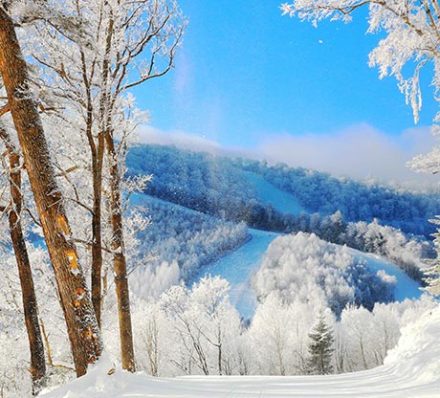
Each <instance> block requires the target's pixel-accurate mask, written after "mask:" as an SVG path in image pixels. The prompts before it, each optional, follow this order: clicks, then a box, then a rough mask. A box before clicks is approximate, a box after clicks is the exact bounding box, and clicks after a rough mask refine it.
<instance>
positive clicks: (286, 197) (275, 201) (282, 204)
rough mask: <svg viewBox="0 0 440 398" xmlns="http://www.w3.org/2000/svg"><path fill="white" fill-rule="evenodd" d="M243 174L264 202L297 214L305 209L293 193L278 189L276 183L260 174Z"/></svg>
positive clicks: (288, 212)
mask: <svg viewBox="0 0 440 398" xmlns="http://www.w3.org/2000/svg"><path fill="white" fill-rule="evenodd" d="M243 175H245V176H246V180H247V182H248V183H249V185H250V186H251V187H252V188H253V190H254V191H255V193H256V195H257V198H258V199H259V200H260V201H261V202H262V203H266V204H269V205H271V206H272V207H273V208H274V209H275V210H278V211H279V212H281V213H286V214H295V215H297V214H299V213H301V211H303V210H304V209H303V207H302V206H301V205H300V203H299V202H298V200H297V199H296V198H295V197H294V196H293V195H292V194H290V193H288V192H286V191H282V190H281V189H278V188H277V187H276V186H275V185H273V184H271V183H270V182H268V181H266V180H265V179H264V177H263V176H261V175H260V174H257V173H252V172H250V171H244V172H243Z"/></svg>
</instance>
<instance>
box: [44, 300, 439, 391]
mask: <svg viewBox="0 0 440 398" xmlns="http://www.w3.org/2000/svg"><path fill="white" fill-rule="evenodd" d="M439 335H440V306H439V307H437V308H436V309H435V310H433V311H430V312H427V313H425V314H424V315H423V316H422V317H421V318H420V319H419V320H418V321H417V322H415V323H414V324H410V325H409V326H407V327H406V328H404V329H403V331H402V336H401V338H400V340H399V344H398V345H397V347H396V348H395V349H394V350H392V351H391V352H390V353H389V355H388V357H387V358H386V359H385V364H384V365H383V366H380V367H378V368H375V369H371V370H367V371H363V372H355V373H347V374H341V375H334V376H333V375H332V376H294V377H292V376H289V377H273V376H272V377H271V376H263V377H260V376H233V377H229V376H204V377H203V376H197V377H194V376H193V377H178V378H174V379H172V378H152V377H149V376H146V375H145V374H142V373H138V374H134V375H133V374H128V373H126V372H123V371H121V370H119V369H118V370H117V371H116V372H115V373H114V374H112V375H108V374H107V373H108V370H109V369H110V368H112V366H113V365H112V364H111V362H109V361H108V360H102V361H101V363H100V364H99V365H97V366H96V367H95V368H94V369H93V370H91V371H90V372H89V373H88V375H87V376H85V377H82V378H80V379H77V380H75V381H74V382H72V383H70V384H68V385H65V386H62V387H60V388H59V389H57V390H54V391H52V392H48V393H46V394H42V396H43V397H45V398H86V397H87V398H89V397H93V398H101V397H102V398H104V397H105V398H116V397H121V398H128V397H137V398H147V397H150V398H153V397H154V398H208V397H209V398H245V397H246V398H263V397H264V398H272V397H273V398H282V397H284V398H287V397H314V398H319V397H334V398H335V397H351V398H364V397H365V398H366V397H368V398H383V397H389V398H391V397H396V398H428V397H429V398H434V397H437V398H438V397H439V396H440V361H439V360H438V358H439V357H440V345H439V344H438V336H439Z"/></svg>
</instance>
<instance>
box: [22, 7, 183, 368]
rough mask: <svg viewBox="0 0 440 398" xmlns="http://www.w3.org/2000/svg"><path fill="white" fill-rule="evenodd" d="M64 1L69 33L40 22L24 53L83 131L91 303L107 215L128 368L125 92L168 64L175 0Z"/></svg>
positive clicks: (177, 25)
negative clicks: (89, 195) (72, 26)
mask: <svg viewBox="0 0 440 398" xmlns="http://www.w3.org/2000/svg"><path fill="white" fill-rule="evenodd" d="M67 4H69V6H70V7H68V9H69V10H71V16H72V18H73V19H74V20H75V21H77V23H78V25H79V29H77V31H76V32H73V33H72V32H71V31H70V30H67V31H65V30H63V29H62V28H61V29H53V27H52V26H50V25H48V24H45V23H44V22H42V23H41V24H40V26H39V28H38V30H36V35H35V37H36V40H37V41H42V42H43V43H44V46H40V45H39V44H38V43H37V42H35V45H34V46H32V45H31V47H32V48H33V49H34V51H32V49H31V54H32V55H33V57H34V59H35V60H36V63H37V64H38V65H39V66H40V67H41V68H42V69H43V71H44V73H43V78H44V80H45V88H46V89H47V90H48V91H50V92H51V94H52V95H54V96H56V97H57V98H58V99H59V98H62V100H63V101H64V104H65V105H66V107H67V108H68V109H69V111H70V112H71V111H72V110H74V111H75V112H77V113H78V114H79V115H81V117H82V118H83V119H84V122H83V123H82V124H81V126H80V131H81V132H83V133H85V135H86V137H87V142H88V145H89V149H90V153H91V167H86V168H88V169H91V170H92V181H93V184H92V185H93V205H92V206H90V205H89V204H86V203H84V202H86V201H87V199H86V200H84V198H81V201H82V202H83V204H85V207H88V208H91V210H92V230H93V236H92V240H91V242H90V244H91V246H92V272H91V274H92V297H93V304H94V307H95V311H96V312H97V314H98V319H99V318H100V316H99V314H100V312H101V306H102V300H101V298H102V287H101V279H102V275H101V269H102V265H103V255H102V247H103V245H104V244H103V239H102V236H101V235H102V234H103V223H102V219H109V220H110V225H111V238H110V242H109V246H110V250H111V252H112V256H113V273H114V275H115V286H116V295H117V302H118V312H119V323H120V340H121V356H122V366H123V368H125V369H129V370H134V353H133V342H132V341H133V338H132V330H131V316H130V301H129V290H128V279H127V259H126V252H125V242H124V232H123V229H124V228H123V205H122V200H123V197H122V193H121V191H122V183H123V180H124V172H125V166H124V164H123V163H124V156H125V154H126V150H127V139H126V136H127V125H130V124H134V121H133V120H134V119H133V114H132V113H131V112H130V111H129V110H128V109H129V108H130V106H127V104H129V103H131V102H132V100H131V98H130V96H129V95H128V94H127V93H128V90H130V89H131V88H133V87H135V86H138V85H140V84H143V83H145V82H147V81H148V80H151V79H153V78H156V77H160V76H163V75H164V74H166V73H167V72H168V71H169V70H171V68H172V66H173V63H174V58H175V52H176V50H177V48H178V46H179V44H180V42H181V37H182V34H183V30H184V27H185V20H184V19H183V17H182V16H181V12H180V9H179V7H178V5H177V2H176V1H175V0H154V1H146V0H143V1H137V2H132V1H129V0H111V1H108V0H99V1H96V2H93V3H90V2H88V1H84V0H69V1H68V2H67ZM78 32H79V33H78ZM39 48H42V52H39V51H38V49H39ZM54 83H55V84H54ZM129 129H130V128H129ZM104 151H105V153H104ZM104 155H106V156H105V159H104ZM106 183H107V184H108V185H106V186H105V184H106ZM103 190H104V191H106V198H107V199H108V200H109V206H108V210H109V213H110V214H109V215H108V217H106V215H105V214H104V215H103V213H104V211H105V209H103V207H102V192H103Z"/></svg>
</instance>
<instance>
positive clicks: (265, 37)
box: [136, 0, 435, 147]
mask: <svg viewBox="0 0 440 398" xmlns="http://www.w3.org/2000/svg"><path fill="white" fill-rule="evenodd" d="M180 4H181V7H182V9H183V12H184V13H185V15H186V16H187V17H188V19H189V25H188V28H187V32H186V35H185V39H184V43H183V46H182V48H181V49H180V52H179V56H178V58H177V60H176V67H175V69H174V70H173V71H172V72H171V73H170V74H169V75H168V76H166V77H164V78H162V79H157V80H156V81H154V82H151V83H149V84H147V85H144V86H142V87H141V88H140V89H138V90H137V91H136V96H137V98H138V101H139V104H140V106H141V107H142V108H145V109H148V110H149V111H150V113H151V124H152V125H153V126H155V127H157V128H159V129H161V130H181V131H186V132H189V133H192V134H197V135H199V136H203V137H206V138H208V139H212V140H216V141H218V142H220V143H221V144H223V145H227V146H240V147H251V146H252V145H253V142H255V141H258V140H261V138H262V137H266V138H267V137H270V136H271V135H273V134H291V135H302V134H305V133H315V134H332V133H335V132H337V131H340V130H341V129H343V128H345V127H347V126H351V125H354V124H358V123H368V124H369V125H371V126H374V127H375V128H377V129H379V130H380V131H382V132H384V133H385V134H389V135H396V134H399V133H401V132H402V131H403V130H404V129H406V128H408V127H412V126H413V125H414V124H413V118H412V114H411V111H410V109H409V108H408V107H407V106H406V105H405V102H404V98H403V96H402V95H401V94H400V93H399V91H398V89H397V87H396V82H395V81H394V79H393V78H387V79H384V80H379V79H378V74H377V70H375V69H371V68H369V67H368V53H369V51H370V50H371V49H372V48H373V47H374V46H375V43H377V40H378V36H376V35H366V34H365V31H366V27H367V22H366V15H367V14H366V12H361V13H358V14H356V15H355V19H354V21H353V22H352V23H351V24H343V23H341V22H333V23H330V22H324V23H323V24H321V25H320V26H319V27H318V28H314V27H312V26H311V25H310V24H308V23H302V22H300V21H299V20H297V19H296V18H288V17H282V16H281V12H280V10H279V5H280V1H279V0H247V1H244V0H240V1H230V0H229V1H226V0H219V1H209V0H208V1H194V0H180ZM425 86H426V87H425V92H426V94H427V95H426V94H425V101H424V109H423V112H422V117H421V122H420V124H421V125H424V124H429V122H430V120H431V119H432V116H433V114H434V113H435V105H434V103H433V101H430V95H429V92H428V91H429V87H427V86H428V84H426V85H425Z"/></svg>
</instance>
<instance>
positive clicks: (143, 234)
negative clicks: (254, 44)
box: [0, 0, 440, 398]
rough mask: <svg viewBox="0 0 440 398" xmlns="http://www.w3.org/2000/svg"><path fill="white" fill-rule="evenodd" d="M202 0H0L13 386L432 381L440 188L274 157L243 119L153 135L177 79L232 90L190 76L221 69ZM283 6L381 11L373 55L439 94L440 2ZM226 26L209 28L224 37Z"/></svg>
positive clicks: (102, 390)
mask: <svg viewBox="0 0 440 398" xmlns="http://www.w3.org/2000/svg"><path fill="white" fill-rule="evenodd" d="M269 3H270V2H269ZM194 7H196V9H197V10H199V8H200V12H201V13H202V12H204V11H206V10H207V9H206V7H208V8H209V7H212V5H198V6H195V5H192V6H190V5H189V4H187V2H186V1H185V0H181V2H178V1H177V0H141V1H135V2H133V1H129V0H97V1H94V2H90V1H85V0H37V1H30V0H29V1H28V0H6V1H1V0H0V272H1V274H2V278H0V397H26V396H37V395H38V396H42V397H53V398H62V397H66V398H67V397H70V398H72V397H89V396H96V397H98V396H103V397H104V396H105V397H113V396H114V397H124V396H134V395H136V396H145V397H146V396H152V395H151V394H153V395H154V394H156V395H157V396H164V397H177V396H179V397H193V398H194V397H199V396H204V397H206V396H212V397H217V396H220V395H221V394H224V391H225V389H228V391H229V390H231V388H233V389H234V391H233V392H231V394H233V393H235V391H236V392H237V394H243V395H246V396H255V397H258V396H262V394H263V393H265V391H267V396H269V397H272V396H273V397H290V396H292V397H294V396H300V395H301V394H306V395H313V396H317V397H318V396H326V395H327V394H333V396H343V395H341V394H342V392H341V391H345V392H344V394H350V396H359V397H361V396H367V395H368V396H377V397H380V396H384V395H386V394H389V395H387V396H398V397H417V398H419V397H424V396H427V397H428V396H433V394H434V393H435V392H436V391H437V392H438V391H440V378H439V376H438V375H439V374H440V373H439V372H440V368H439V365H438V363H439V362H438V355H440V351H439V349H438V344H437V339H438V333H439V328H440V307H439V302H438V296H439V295H440V268H439V262H438V253H439V250H440V232H439V231H440V230H439V225H440V197H439V195H438V192H439V190H438V185H435V184H433V186H431V187H430V189H428V190H426V189H418V188H417V187H413V188H408V186H405V188H403V186H404V185H398V184H396V183H395V182H391V181H389V182H383V181H381V182H380V183H379V182H373V180H372V179H369V180H368V181H367V180H362V179H359V178H357V179H355V178H352V177H350V168H351V167H353V166H352V165H351V164H350V163H349V159H347V176H345V177H341V176H337V175H332V174H329V173H325V172H322V171H320V170H313V169H310V168H307V167H292V166H289V165H288V164H286V163H282V162H276V161H273V159H272V160H270V161H268V160H266V159H265V158H264V156H262V154H261V152H258V151H257V150H255V151H252V150H249V147H247V148H246V150H245V149H244V148H243V149H242V150H241V149H240V150H237V148H236V147H235V146H234V144H233V140H231V138H230V137H229V136H228V133H227V132H225V137H229V139H230V141H229V144H228V141H227V140H226V141H225V142H226V144H224V145H223V146H224V147H222V145H220V144H218V143H214V144H213V143H212V142H211V141H210V140H209V139H206V140H205V139H203V138H200V137H198V138H197V137H191V136H188V135H187V134H186V133H183V132H179V126H178V125H176V127H175V130H176V131H177V133H175V132H174V133H173V132H171V133H169V134H168V135H169V137H168V136H167V137H166V138H163V137H162V138H161V139H159V140H157V139H155V140H153V139H151V135H148V134H147V135H145V134H144V132H145V131H146V130H148V129H149V128H150V129H151V126H152V123H154V120H155V119H154V118H155V110H156V112H157V109H156V108H155V106H156V105H154V106H153V108H152V109H149V107H148V106H146V105H145V104H146V102H145V101H146V97H148V98H150V100H151V98H156V99H157V102H158V103H161V101H163V98H165V97H166V92H167V87H168V86H169V85H170V79H171V78H172V76H177V77H176V78H175V79H176V80H175V81H174V83H173V88H172V91H173V92H174V93H175V95H176V96H177V94H176V93H180V94H182V93H183V92H184V91H185V90H187V87H191V88H192V90H193V91H194V93H193V95H194V101H195V98H196V97H198V96H199V95H200V93H201V92H202V93H205V94H206V92H207V91H209V95H211V94H212V92H213V91H215V90H214V88H213V87H215V86H214V82H215V81H216V80H215V79H216V78H217V77H216V76H214V71H211V72H210V74H208V76H210V79H211V78H212V81H213V83H212V84H213V85H212V86H211V85H210V84H206V87H205V88H204V90H201V91H200V92H199V88H197V84H195V83H194V81H193V80H194V79H195V77H194V76H193V75H192V74H194V73H195V74H196V75H197V74H199V75H197V76H198V78H200V79H202V77H203V75H204V73H205V72H204V71H206V70H207V69H209V67H208V66H207V65H208V63H209V56H207V58H206V59H204V58H203V57H202V56H199V58H197V65H198V66H200V62H201V60H202V61H203V62H206V65H205V67H201V68H200V70H199V71H196V72H194V65H196V60H194V59H189V55H188V54H190V52H188V51H189V49H194V48H193V46H194V45H195V44H194V43H196V44H197V45H196V47H197V46H201V48H200V51H202V50H203V46H206V45H207V44H206V43H207V42H205V43H204V42H203V40H200V37H201V36H203V35H202V34H201V33H200V32H202V31H203V29H202V28H203V26H202V25H200V23H201V22H200V19H199V18H198V16H199V14H197V13H196V12H195V9H194ZM252 7H253V6H252ZM252 7H250V10H247V14H246V15H248V14H249V12H250V13H251V14H252V13H253V12H255V13H256V14H259V13H261V12H262V11H261V10H262V9H263V8H262V9H259V8H258V9H257V8H256V9H253V8H252ZM264 7H266V6H264ZM237 8H238V9H240V10H241V11H243V10H242V9H241V6H240V5H237ZM273 10H274V12H275V13H276V21H280V22H279V23H282V22H281V21H283V22H284V23H288V25H287V26H289V29H291V28H292V26H291V25H294V26H296V27H297V28H298V27H299V26H304V25H303V24H300V21H302V22H304V21H306V22H311V23H312V25H315V26H319V25H320V24H321V23H325V22H324V20H327V19H328V20H330V21H333V22H338V21H340V20H342V22H345V23H348V22H352V20H353V24H355V23H356V21H355V20H356V17H357V16H359V15H361V16H364V17H365V16H367V19H366V21H367V23H368V27H367V32H368V33H371V34H377V38H378V39H379V40H378V41H377V43H376V47H375V48H374V49H373V50H372V51H371V52H370V54H369V66H370V67H373V68H377V69H378V70H379V77H380V78H384V77H387V76H388V77H389V76H391V77H394V78H395V79H396V80H397V89H395V90H396V91H399V90H400V92H401V93H402V94H403V95H404V99H405V100H406V102H407V105H409V108H410V109H411V112H412V115H413V119H414V122H416V123H417V122H419V120H420V119H422V120H424V119H423V110H422V98H423V99H424V100H425V99H426V102H428V104H429V103H431V102H436V101H437V94H438V92H437V91H438V89H439V87H440V86H439V81H440V80H439V76H437V75H438V71H439V68H438V67H439V65H440V64H439V59H440V58H439V48H440V6H439V5H438V3H437V2H435V1H431V0H423V1H417V2H416V1H412V0H408V1H397V0H384V1H352V0H350V1H347V0H331V1H330V0H316V1H315V0H294V1H292V2H289V3H285V4H282V5H281V4H278V3H274V6H273ZM362 13H363V14H362ZM200 15H202V14H200ZM283 16H284V17H283ZM193 17H194V18H193ZM211 17H212V16H211ZM232 17H233V15H232V14H231V18H232ZM287 17H292V18H291V19H290V18H287ZM218 18H220V19H221V18H223V17H222V16H218ZM268 18H269V16H268ZM193 19H194V21H193ZM192 21H193V22H192ZM212 22H213V24H212V31H211V32H209V33H207V32H206V35H207V36H206V39H207V40H208V39H209V38H212V39H213V43H217V44H218V45H221V43H222V40H221V38H220V37H218V36H216V35H217V34H218V33H216V29H215V26H216V22H215V21H212ZM192 24H194V30H192ZM331 25H333V24H331ZM332 28H334V27H333V26H332ZM298 29H300V28H298ZM301 29H302V28H301ZM318 29H319V28H318ZM325 29H328V27H327V26H326V27H325ZM242 30H243V32H242V37H241V35H240V40H243V43H245V40H246V37H247V36H246V35H245V34H244V28H243V29H242ZM229 33H230V32H225V35H228V34H229ZM200 35H201V36H200ZM196 37H197V38H198V40H195V38H196ZM225 37H226V36H225ZM184 38H185V40H186V38H187V39H188V43H187V42H186V41H184ZM257 39H258V38H257ZM237 40H238V39H237ZM253 40H254V39H253ZM263 40H266V38H263V37H261V41H262V42H263ZM208 41H209V40H208ZM203 43H204V44H203ZM240 43H241V42H240ZM323 43H324V41H323V40H320V42H319V44H323ZM233 44H234V45H236V44H237V43H233ZM286 45H288V44H286ZM275 47H277V46H275ZM197 48H198V47H197ZM234 48H235V47H234ZM298 49H300V47H298ZM242 51H243V53H245V52H246V50H245V49H243V50H242ZM266 51H267V54H265V51H261V54H260V55H261V56H266V57H268V54H269V52H270V51H273V50H269V48H267V49H266ZM200 54H202V52H201V53H200ZM298 56H300V55H298V54H289V57H293V58H294V57H298ZM236 57H237V63H238V64H239V65H238V66H240V68H241V67H242V65H241V64H240V63H239V61H240V59H241V54H236ZM217 58H218V57H217ZM225 58H227V54H225ZM266 59H267V58H266ZM223 62H225V61H224V60H220V59H218V63H219V65H221V64H222V63H223ZM259 62H260V61H259ZM259 62H256V63H257V64H258V63H259ZM267 62H269V61H267ZM277 62H281V61H279V60H277ZM238 66H237V67H238ZM246 67H247V68H248V69H247V70H249V76H248V77H252V73H253V72H252V66H250V65H247V66H246ZM228 68H231V69H233V68H234V66H233V65H228ZM305 69H307V68H305ZM425 71H429V73H430V74H431V75H430V76H431V78H432V80H431V81H430V83H429V84H430V85H431V87H432V88H433V93H431V94H432V95H431V96H429V94H426V90H425V88H426V75H425V73H426V72H425ZM234 73H235V72H234V71H233V70H231V80H233V75H234ZM303 73H313V68H312V67H311V68H310V70H304V71H303ZM320 73H321V72H320ZM330 73H331V71H328V70H326V72H325V74H327V75H329V74H330ZM325 74H323V73H321V75H322V76H320V79H322V80H328V79H331V77H330V76H324V75H325ZM305 76H306V74H305V75H304V76H303V77H305ZM248 77H247V78H248ZM254 77H255V76H254ZM247 78H244V77H243V78H240V82H241V80H243V81H245V80H246V79H247ZM262 78H267V79H268V80H267V82H268V83H267V86H269V85H270V84H269V77H268V76H267V77H264V76H262ZM270 78H272V77H270ZM167 79H168V80H167ZM280 79H281V78H280ZM251 80H252V79H251ZM235 83H237V84H238V82H235ZM240 84H241V83H240ZM378 84H379V82H378ZM167 85H168V86H167ZM255 85H257V81H255ZM284 85H285V86H286V87H287V86H288V84H287V81H286V82H285V84H284ZM237 87H238V86H237ZM378 87H380V85H379V86H378ZM168 88H169V87H168ZM324 88H325V83H323V90H324ZM289 90H293V88H290V89H289ZM160 93H162V94H161V95H159V94H160ZM164 93H165V94H164ZM180 94H179V95H180ZM422 94H423V96H422ZM206 95H207V94H206ZM260 95H261V97H265V96H274V97H276V96H279V98H277V100H282V99H284V97H283V94H282V92H280V91H279V88H273V89H270V90H266V91H264V93H263V92H262V93H260ZM384 96H385V95H384ZM220 97H221V94H220V92H219V98H220ZM300 97H301V96H300ZM427 97H428V98H427ZM207 98H208V99H209V98H210V97H209V96H208V97H207ZM245 98H246V95H245V93H243V97H242V100H243V101H246V100H245ZM235 100H236V98H235V97H234V101H235ZM304 100H305V99H304ZM218 101H219V103H220V102H221V101H220V99H218ZM231 101H232V99H231ZM231 104H232V102H231ZM192 105H194V103H193V102H192V101H188V103H184V101H182V100H181V98H173V99H169V100H168V103H167V104H166V106H165V107H164V109H163V110H162V111H161V112H164V110H165V118H166V119H170V120H171V115H172V114H173V112H182V114H183V113H187V114H191V115H192V116H191V117H192V119H194V120H198V122H199V123H202V121H203V120H205V119H204V117H205V115H203V111H204V109H192V110H191V111H189V110H188V109H189V108H188V107H190V106H192ZM211 105H212V106H213V109H214V108H215V106H216V101H215V100H212V104H211ZM247 105H250V104H247ZM243 106H244V107H245V104H243ZM292 106H293V108H295V107H294V105H292ZM173 107H175V108H179V109H177V110H176V109H172V108H173ZM265 111H266V112H264V113H266V115H267V117H268V119H267V120H268V121H269V120H270V119H269V116H268V114H269V113H270V112H271V109H265ZM272 111H273V112H277V110H276V109H275V107H274V109H273V110H272ZM292 112H293V111H292ZM310 112H311V114H312V110H310ZM376 112H377V113H386V109H378V110H377V111H376ZM157 113H159V114H160V112H157ZM207 113H209V112H207ZM230 113H231V114H233V112H230ZM196 114H197V115H198V116H197V117H195V116H194V115H196ZM221 115H222V112H220V111H219V112H217V109H214V111H213V115H211V116H212V120H211V121H212V123H213V124H218V126H216V128H217V129H220V128H221V127H222V124H221V122H220V121H219V120H220V119H221V118H222V116H221ZM186 116H188V115H186ZM261 116H262V115H260V114H256V113H255V114H254V116H253V117H255V119H258V118H259V117H261ZM263 116H264V115H263ZM365 117H367V116H365ZM243 118H244V119H245V118H246V115H244V114H243ZM297 118H298V119H299V118H300V115H299V114H298V115H297ZM183 119H185V117H183ZM286 119H288V117H287V115H286ZM185 120H186V119H185ZM188 120H189V119H188ZM439 120H440V118H439V116H438V114H437V115H436V116H435V117H433V120H432V123H431V124H432V126H431V127H432V133H433V135H434V137H437V136H438V134H439V129H438V124H439ZM208 124H209V123H208ZM409 127H410V126H407V128H409ZM199 128H202V129H203V128H204V126H200V127H199ZM206 128H207V129H209V127H206ZM262 131H264V128H263V129H262ZM266 133H267V134H268V141H267V142H269V141H270V140H271V139H272V138H274V139H275V137H274V136H272V135H271V133H269V132H266ZM307 133H308V131H307V130H306V127H304V132H303V135H304V136H303V138H304V139H307ZM161 134H162V135H163V136H166V134H167V133H166V132H161V133H160V134H159V135H161ZM232 134H233V133H232ZM246 134H247V132H245V131H243V136H246ZM255 134H256V135H258V134H261V132H258V134H257V133H255ZM329 134H330V133H329ZM156 138H157V137H156ZM387 139H389V140H390V141H392V140H394V138H390V137H388V138H387ZM435 139H436V138H435ZM161 140H162V142H160V141H161ZM150 141H151V142H150ZM157 141H159V143H158V142H157ZM383 145H384V147H387V146H386V145H388V144H386V143H385V141H383ZM417 148H419V147H417ZM405 150H406V151H407V153H411V154H412V153H413V152H412V149H411V151H409V150H407V148H406V149H405ZM317 153H319V152H317ZM394 155H395V154H394ZM439 156H440V153H439V148H438V147H437V146H434V147H433V148H430V152H428V153H427V154H421V155H418V156H416V157H413V156H410V158H409V159H407V166H408V167H409V168H411V169H412V170H415V171H417V172H425V173H428V174H431V175H434V176H435V175H436V174H437V173H438V172H439V169H438V168H439V164H440V163H439V159H440V158H439ZM392 157H393V154H392V153H390V158H392ZM395 157H396V159H391V162H394V161H395V162H401V159H400V158H399V157H398V156H395ZM371 158H372V161H374V159H375V154H374V153H373V152H372V153H371ZM403 163H404V162H403ZM390 164H391V163H390ZM377 177H380V176H377ZM379 180H380V179H379V178H378V179H377V180H376V181H379ZM358 371H365V372H362V373H357V372H358ZM184 376H192V377H191V378H186V377H184ZM212 376H222V377H212ZM231 376H237V377H231ZM247 376H253V378H252V383H250V379H249V378H248V377H247ZM273 376H283V378H274V377H273ZM373 379H374V380H375V382H377V383H378V385H377V386H375V387H374V389H372V390H371V391H370V390H369V391H366V390H365V388H364V387H365V386H367V385H371V383H372V380H373ZM378 380H379V381H378ZM188 383H189V384H188ZM231 383H232V384H231ZM273 383H275V384H273ZM284 383H286V384H284ZM250 384H252V385H253V386H250ZM232 385H233V386H234V387H231V388H230V386H232ZM231 391H232V390H231ZM219 394H220V395H219ZM221 396H223V395H221ZM231 396H232V395H231ZM237 396H238V395H237ZM265 396H266V395H265Z"/></svg>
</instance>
